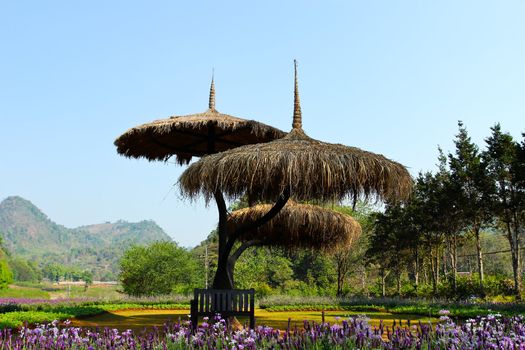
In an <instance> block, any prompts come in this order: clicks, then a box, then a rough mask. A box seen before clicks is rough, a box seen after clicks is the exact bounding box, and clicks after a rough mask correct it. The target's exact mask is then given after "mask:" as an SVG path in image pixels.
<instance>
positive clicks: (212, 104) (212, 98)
mask: <svg viewBox="0 0 525 350" xmlns="http://www.w3.org/2000/svg"><path fill="white" fill-rule="evenodd" d="M214 75H215V72H212V74H211V86H210V102H209V105H208V107H209V108H210V109H211V110H214V109H215V83H214V82H213V78H214Z"/></svg>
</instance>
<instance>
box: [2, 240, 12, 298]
mask: <svg viewBox="0 0 525 350" xmlns="http://www.w3.org/2000/svg"><path fill="white" fill-rule="evenodd" d="M12 282H13V272H12V271H11V268H10V267H9V264H8V263H7V255H6V253H5V252H4V250H3V249H2V239H1V237H0V289H5V288H7V287H8V286H9V284H10V283H12Z"/></svg>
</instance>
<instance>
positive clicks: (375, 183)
mask: <svg viewBox="0 0 525 350" xmlns="http://www.w3.org/2000/svg"><path fill="white" fill-rule="evenodd" d="M294 63H295V62H294ZM179 184H180V187H181V190H182V192H183V194H185V195H187V196H189V197H196V196H197V195H198V194H200V193H202V194H203V195H204V196H205V197H206V198H207V199H209V198H210V197H211V196H212V195H213V194H214V193H216V192H217V191H220V192H221V193H224V194H226V195H227V196H229V197H230V198H237V197H239V196H241V195H244V194H248V196H249V197H252V198H254V197H257V198H258V199H260V200H272V201H273V200H275V199H277V198H278V199H277V201H276V202H275V205H274V206H273V207H272V209H270V210H269V211H268V213H266V215H264V216H263V217H261V218H260V219H259V220H256V221H255V222H253V223H252V224H251V225H248V224H247V225H241V226H240V227H238V228H237V229H236V230H235V231H234V232H230V233H228V234H225V235H226V236H228V237H229V238H228V242H227V243H226V246H225V247H224V249H223V250H222V251H223V254H222V255H220V256H219V265H218V268H217V274H216V280H215V282H214V287H215V288H217V287H228V282H227V280H228V278H227V271H226V261H227V258H228V256H229V254H230V252H231V249H232V247H233V244H234V243H235V241H236V240H237V238H238V237H239V236H240V235H241V234H242V232H245V231H249V230H251V229H253V228H254V227H257V226H260V225H262V224H264V223H265V222H267V221H268V220H271V218H272V217H274V216H275V215H276V214H277V213H278V212H279V211H280V210H281V209H282V208H283V206H284V205H285V204H286V201H287V200H288V198H289V197H290V196H292V197H293V198H295V199H298V200H309V199H318V200H340V199H344V198H352V199H354V200H355V199H356V198H358V197H359V196H363V197H365V198H367V197H369V196H376V197H378V198H385V199H390V200H395V199H404V198H407V197H408V196H409V194H410V191H411V187H412V178H411V177H410V174H409V173H408V171H407V170H406V168H405V167H404V166H403V165H401V164H399V163H397V162H394V161H392V160H389V159H387V158H386V157H384V156H382V155H379V154H374V153H371V152H367V151H363V150H361V149H359V148H355V147H347V146H343V145H339V144H330V143H325V142H321V141H317V140H314V139H312V138H310V137H308V136H307V135H306V134H305V133H304V131H303V129H302V115H301V106H300V100H299V89H298V83H297V64H296V63H295V89H294V115H293V123H292V130H291V131H290V133H288V134H287V135H286V136H285V137H283V138H282V139H278V140H274V141H271V142H268V143H263V144H254V145H248V146H242V147H238V148H235V149H232V150H229V151H225V152H221V153H217V154H213V155H210V156H206V157H203V158H202V159H201V160H200V161H198V162H196V163H194V164H192V165H191V166H190V167H189V168H188V169H187V170H186V171H185V172H184V173H183V174H182V175H181V177H180V179H179ZM220 229H221V228H219V231H220ZM224 229H226V228H224ZM219 250H221V249H219Z"/></svg>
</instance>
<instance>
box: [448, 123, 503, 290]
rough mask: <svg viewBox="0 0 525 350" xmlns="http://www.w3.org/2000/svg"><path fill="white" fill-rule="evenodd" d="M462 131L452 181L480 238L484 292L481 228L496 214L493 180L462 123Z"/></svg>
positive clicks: (471, 227)
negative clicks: (492, 203)
mask: <svg viewBox="0 0 525 350" xmlns="http://www.w3.org/2000/svg"><path fill="white" fill-rule="evenodd" d="M458 127H459V133H458V134H457V135H456V139H455V140H454V144H455V145H456V151H455V154H449V164H450V170H451V174H450V175H451V181H452V183H453V184H454V185H453V186H454V187H455V188H456V189H457V191H458V192H457V203H458V206H459V209H460V212H461V213H460V216H461V219H462V221H463V224H464V227H465V228H466V229H468V230H470V231H471V232H472V233H473V235H474V237H475V239H476V251H477V262H478V273H479V287H480V289H481V292H482V293H483V277H484V275H483V252H482V249H481V240H480V231H481V229H482V228H483V227H484V226H486V225H487V224H488V223H490V221H491V219H492V213H491V210H490V209H491V208H490V204H489V203H490V200H489V199H490V197H491V193H492V192H493V190H492V187H491V186H492V183H491V181H490V179H489V177H488V175H487V171H486V164H485V163H484V162H482V158H481V154H480V152H479V149H478V147H477V146H476V144H474V143H473V142H472V140H471V139H470V137H469V135H468V133H467V129H466V128H465V127H464V126H463V123H462V122H461V121H459V122H458Z"/></svg>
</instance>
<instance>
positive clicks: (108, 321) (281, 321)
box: [72, 309, 437, 330]
mask: <svg viewBox="0 0 525 350" xmlns="http://www.w3.org/2000/svg"><path fill="white" fill-rule="evenodd" d="M188 314H189V310H117V311H110V312H106V313H103V314H100V315H96V316H89V317H84V318H79V319H74V320H73V322H72V324H73V325H75V326H81V327H101V328H102V327H109V328H116V329H119V330H126V329H132V330H142V329H144V328H147V327H152V326H162V325H163V324H164V323H165V322H166V321H167V320H171V321H178V320H179V319H181V320H183V321H184V320H188ZM362 314H363V313H359V312H352V311H326V312H325V321H326V322H330V323H338V322H339V323H340V320H341V319H344V318H348V317H349V316H356V315H362ZM366 316H367V317H368V318H369V319H370V320H369V321H368V322H369V323H370V324H371V325H372V326H378V325H379V322H380V320H383V323H384V324H385V325H387V326H392V325H393V323H394V320H395V321H396V324H399V320H402V322H403V323H406V320H411V321H412V322H418V321H421V322H423V323H429V322H432V323H435V322H437V319H436V318H429V317H421V316H416V315H407V314H391V313H388V312H367V313H366ZM255 319H256V325H261V326H262V325H264V326H269V327H272V328H278V329H281V330H284V329H286V328H287V327H288V319H291V321H290V326H291V327H292V328H293V327H294V326H297V327H302V326H303V321H304V320H308V321H315V322H321V312H318V311H278V312H269V311H266V310H263V309H256V311H255ZM239 321H240V322H241V323H244V321H245V320H243V319H242V318H241V319H240V320H239Z"/></svg>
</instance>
